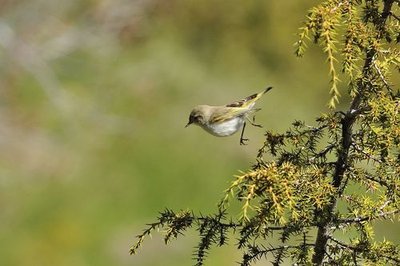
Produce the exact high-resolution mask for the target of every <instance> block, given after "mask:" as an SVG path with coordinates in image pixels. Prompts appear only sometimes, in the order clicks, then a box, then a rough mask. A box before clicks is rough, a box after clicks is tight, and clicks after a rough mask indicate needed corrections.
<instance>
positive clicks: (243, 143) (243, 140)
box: [240, 138, 249, 145]
mask: <svg viewBox="0 0 400 266" xmlns="http://www.w3.org/2000/svg"><path fill="white" fill-rule="evenodd" d="M246 141H249V139H244V138H241V139H240V145H247V143H246Z"/></svg>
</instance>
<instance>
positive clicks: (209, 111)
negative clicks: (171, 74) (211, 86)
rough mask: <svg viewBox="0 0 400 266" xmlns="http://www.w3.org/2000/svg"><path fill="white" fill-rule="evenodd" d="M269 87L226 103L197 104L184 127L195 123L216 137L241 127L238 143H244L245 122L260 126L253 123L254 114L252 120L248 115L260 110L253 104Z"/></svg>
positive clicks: (228, 133) (234, 131) (227, 134)
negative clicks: (216, 104) (218, 104)
mask: <svg viewBox="0 0 400 266" xmlns="http://www.w3.org/2000/svg"><path fill="white" fill-rule="evenodd" d="M271 89H272V87H268V88H266V89H265V90H263V91H261V92H259V93H255V94H252V95H250V96H248V97H246V98H244V99H242V100H239V101H236V102H233V103H230V104H227V105H221V106H211V105H198V106H196V107H194V108H193V110H192V112H191V113H190V116H189V122H188V123H187V125H186V127H188V126H189V125H191V124H195V125H198V126H200V127H201V128H203V129H204V130H205V131H207V132H208V133H210V134H212V135H214V136H217V137H226V136H230V135H232V134H234V133H236V132H237V131H238V130H239V129H240V128H242V133H241V135H240V145H245V144H246V143H245V142H246V141H248V139H245V138H243V134H244V129H245V127H246V122H249V123H250V124H251V125H253V126H257V127H262V126H261V125H257V124H255V121H254V120H255V117H254V116H253V121H251V120H250V119H249V116H250V115H251V114H254V113H255V112H257V111H259V110H261V109H260V108H254V105H255V103H256V102H257V101H258V100H259V99H260V98H261V97H262V96H263V95H264V94H265V93H267V92H268V91H270V90H271Z"/></svg>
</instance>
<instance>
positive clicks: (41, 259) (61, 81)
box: [0, 0, 393, 266]
mask: <svg viewBox="0 0 400 266" xmlns="http://www.w3.org/2000/svg"><path fill="white" fill-rule="evenodd" d="M318 2H319V1H310V0H301V1H238V0H234V1H222V0H220V1H209V0H207V1H195V0H188V1H178V0H168V1H165V0H135V1H130V0H70V1H51V0H19V1H13V0H3V1H0V12H1V17H0V75H1V79H0V93H1V97H0V120H1V123H0V148H1V153H0V220H1V227H0V265H29V266H35V265H40V266H47V265H59V266H62V265H75V266H81V265H82V266H83V265H145V266H148V265H178V266H179V265H191V264H192V261H191V257H192V253H193V251H194V246H195V245H196V241H197V239H198V238H197V232H195V231H194V230H192V231H189V232H188V234H187V236H185V237H181V238H180V239H178V240H177V241H175V242H174V243H172V245H170V246H168V247H167V246H165V245H164V244H163V241H162V240H161V239H160V236H158V235H155V236H154V238H153V239H151V240H148V241H147V242H146V243H145V244H144V248H143V249H142V250H141V252H140V253H139V254H138V255H136V256H129V254H128V250H129V247H130V245H131V244H132V243H133V242H134V241H135V239H134V237H135V235H136V234H138V233H140V232H141V230H142V229H143V227H144V225H145V223H149V222H152V221H153V220H154V219H155V217H156V216H157V214H158V211H161V210H163V209H164V208H165V207H169V208H172V209H175V210H179V209H187V208H189V209H193V210H194V211H196V212H202V213H210V212H213V211H215V209H216V203H217V202H218V201H219V200H220V199H221V197H222V195H223V190H224V189H225V188H227V187H228V185H229V184H230V182H231V181H232V179H233V176H234V175H235V174H237V173H238V171H239V170H245V169H247V168H249V167H250V166H251V164H252V162H253V158H254V156H255V155H256V152H257V148H258V147H260V145H261V144H262V142H263V130H262V129H259V128H253V127H249V128H248V129H247V131H246V134H247V137H249V138H250V144H249V145H248V146H244V147H243V146H239V145H238V144H239V135H235V136H233V137H230V138H215V137H212V136H210V135H208V134H207V133H205V132H204V131H202V130H201V129H199V128H196V127H189V128H187V129H184V125H185V124H186V123H187V119H188V115H189V112H190V110H191V108H192V107H193V106H195V105H197V104H203V103H208V104H225V103H228V102H231V101H233V100H238V99H240V98H242V97H244V96H247V95H249V94H251V93H254V92H257V91H260V90H262V89H263V88H265V87H266V86H273V87H274V90H272V91H271V92H270V93H269V94H268V95H267V96H265V97H264V98H263V99H262V100H261V101H260V102H259V103H258V107H262V109H263V110H262V111H260V112H259V113H258V114H257V121H258V122H259V123H261V124H263V125H264V126H265V127H266V128H268V129H270V130H273V131H283V130H285V129H286V128H288V127H289V125H290V122H291V121H293V120H294V119H300V120H305V121H309V122H310V123H312V119H313V118H315V117H317V116H318V115H319V114H320V113H321V112H325V111H327V108H326V103H327V102H328V99H329V95H328V88H329V84H328V80H329V77H328V74H327V66H326V64H325V59H324V55H323V54H322V52H321V51H320V49H319V48H318V47H314V46H310V49H309V51H308V52H307V54H306V56H305V58H303V59H298V58H296V57H295V56H294V47H293V44H294V42H295V41H296V33H297V29H298V28H299V27H300V26H301V22H302V21H303V20H304V18H305V15H306V14H307V10H308V9H309V8H310V7H312V6H313V5H315V4H316V3H318ZM347 102H348V101H347V100H346V98H342V104H343V105H344V106H346V103H347ZM339 108H340V106H339ZM238 214H239V213H233V214H232V215H233V216H235V215H238ZM388 228H392V229H393V225H392V227H390V226H389V227H387V226H386V229H387V230H388ZM392 229H390V230H392ZM382 230H383V229H382ZM231 243H232V244H233V243H234V239H232V240H231ZM239 258H240V253H238V252H237V251H236V250H235V248H234V247H232V246H231V247H223V248H216V249H213V250H212V251H211V254H210V257H209V259H208V260H207V265H232V264H234V262H236V261H238V260H239Z"/></svg>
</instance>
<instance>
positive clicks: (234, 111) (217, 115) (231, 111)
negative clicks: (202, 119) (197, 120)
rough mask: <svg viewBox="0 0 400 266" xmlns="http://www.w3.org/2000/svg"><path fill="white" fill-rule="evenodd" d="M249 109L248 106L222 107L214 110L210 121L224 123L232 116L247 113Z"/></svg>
mask: <svg viewBox="0 0 400 266" xmlns="http://www.w3.org/2000/svg"><path fill="white" fill-rule="evenodd" d="M248 111H249V109H248V108H243V107H228V106H225V107H221V108H219V109H217V110H215V111H214V113H213V114H212V115H211V117H210V120H209V122H210V123H222V122H225V121H227V120H230V119H232V118H235V117H238V116H241V115H244V114H246V113H247V112H248Z"/></svg>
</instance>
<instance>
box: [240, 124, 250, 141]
mask: <svg viewBox="0 0 400 266" xmlns="http://www.w3.org/2000/svg"><path fill="white" fill-rule="evenodd" d="M245 128H246V122H244V123H243V127H242V133H241V134H240V145H247V144H246V141H248V140H249V139H245V138H243V134H244V129H245Z"/></svg>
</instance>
